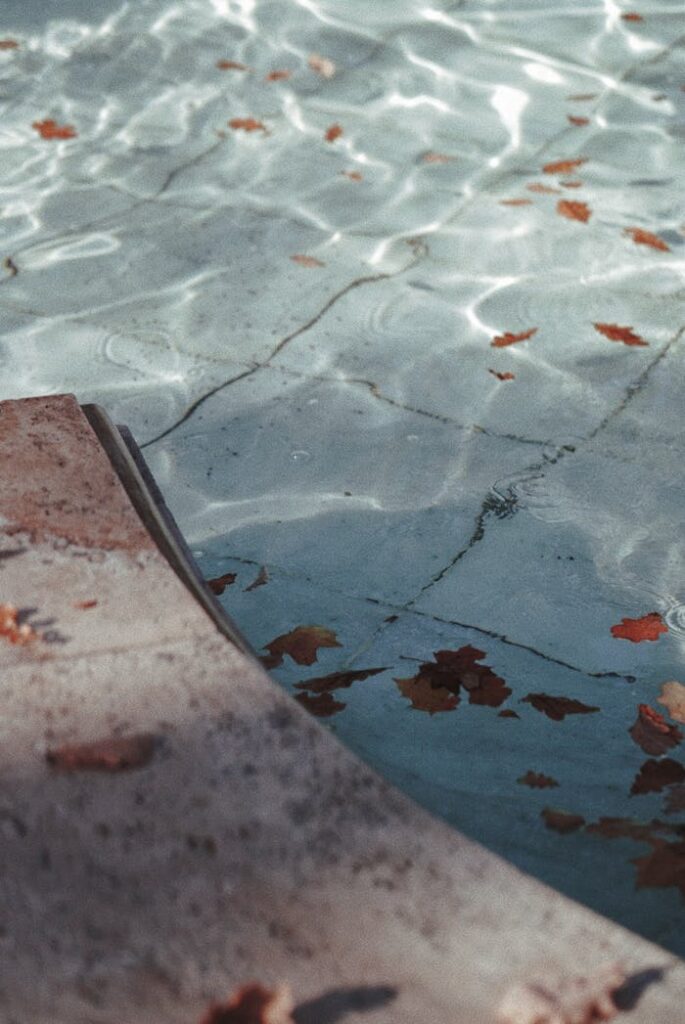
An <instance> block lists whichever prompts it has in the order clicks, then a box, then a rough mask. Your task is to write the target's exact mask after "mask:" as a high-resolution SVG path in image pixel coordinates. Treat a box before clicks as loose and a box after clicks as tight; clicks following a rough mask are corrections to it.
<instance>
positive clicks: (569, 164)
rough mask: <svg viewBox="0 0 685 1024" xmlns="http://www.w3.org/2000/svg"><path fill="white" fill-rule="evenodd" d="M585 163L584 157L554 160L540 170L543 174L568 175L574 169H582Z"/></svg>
mask: <svg viewBox="0 0 685 1024" xmlns="http://www.w3.org/2000/svg"><path fill="white" fill-rule="evenodd" d="M586 163H587V157H586V156H580V157H577V158H576V159H575V160H555V161H553V162H552V163H551V164H545V166H544V167H543V168H542V169H543V171H544V172H545V174H568V172H569V171H575V169H576V167H582V165H583V164H586Z"/></svg>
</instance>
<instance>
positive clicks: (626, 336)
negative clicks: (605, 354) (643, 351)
mask: <svg viewBox="0 0 685 1024" xmlns="http://www.w3.org/2000/svg"><path fill="white" fill-rule="evenodd" d="M592 326H593V327H594V329H595V330H596V331H599V333H600V334H603V335H604V337H605V338H608V339H609V341H622V342H623V344H624V345H648V344H649V342H648V341H645V340H644V338H641V337H640V336H639V334H635V333H634V331H633V328H632V327H620V326H619V325H618V324H598V323H594V324H593V325H592Z"/></svg>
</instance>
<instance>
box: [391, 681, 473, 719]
mask: <svg viewBox="0 0 685 1024" xmlns="http://www.w3.org/2000/svg"><path fill="white" fill-rule="evenodd" d="M394 682H395V683H396V684H397V689H398V690H399V691H400V693H401V694H402V696H403V697H406V698H407V700H410V701H411V706H412V708H413V709H414V710H415V711H426V712H427V713H428V714H429V715H435V714H437V713H438V712H439V711H454V709H455V708H456V707H457V705H458V704H459V697H458V696H457V694H455V693H454V692H453V691H452V690H448V689H447V687H446V686H440V685H439V684H436V683H433V682H432V681H431V679H430V678H429V677H428V676H425V675H421V674H419V675H417V676H410V677H409V678H407V679H395V680H394Z"/></svg>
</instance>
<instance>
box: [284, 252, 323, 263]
mask: <svg viewBox="0 0 685 1024" xmlns="http://www.w3.org/2000/svg"><path fill="white" fill-rule="evenodd" d="M290 259H291V260H292V261H293V263H299V265H300V266H301V267H325V266H326V264H325V263H322V262H321V260H317V258H316V256H305V255H304V253H300V252H298V253H296V254H295V255H294V256H291V257H290Z"/></svg>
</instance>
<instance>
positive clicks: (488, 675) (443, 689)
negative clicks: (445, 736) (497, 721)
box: [395, 644, 511, 714]
mask: <svg viewBox="0 0 685 1024" xmlns="http://www.w3.org/2000/svg"><path fill="white" fill-rule="evenodd" d="M484 657H485V651H480V650H478V648H477V647H472V646H471V645H470V644H467V645H466V646H465V647H460V648H459V650H457V651H436V652H435V661H427V662H424V663H423V664H422V665H420V666H419V672H418V674H417V675H416V676H412V677H410V678H409V679H396V680H395V682H396V683H397V685H398V688H399V689H400V691H401V692H402V693H403V694H404V696H405V697H409V699H410V700H411V701H412V707H415V708H418V709H419V710H422V711H429V712H430V713H431V714H433V713H435V711H452V710H454V708H455V707H456V706H457V704H458V703H459V701H458V697H459V693H460V690H461V689H462V688H463V689H465V690H466V691H467V692H468V695H469V703H470V704H485V705H487V706H489V707H494V708H496V707H499V706H500V704H503V703H504V701H505V700H506V699H507V697H508V696H509V694H510V693H511V689H510V688H509V687H508V686H507V685H506V684H505V682H504V680H503V679H501V678H500V676H498V675H495V673H494V672H493V671H492V669H491V668H490V667H489V666H488V665H480V664H478V663H479V662H480V661H481V660H482V659H483V658H484ZM450 698H451V699H450Z"/></svg>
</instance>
